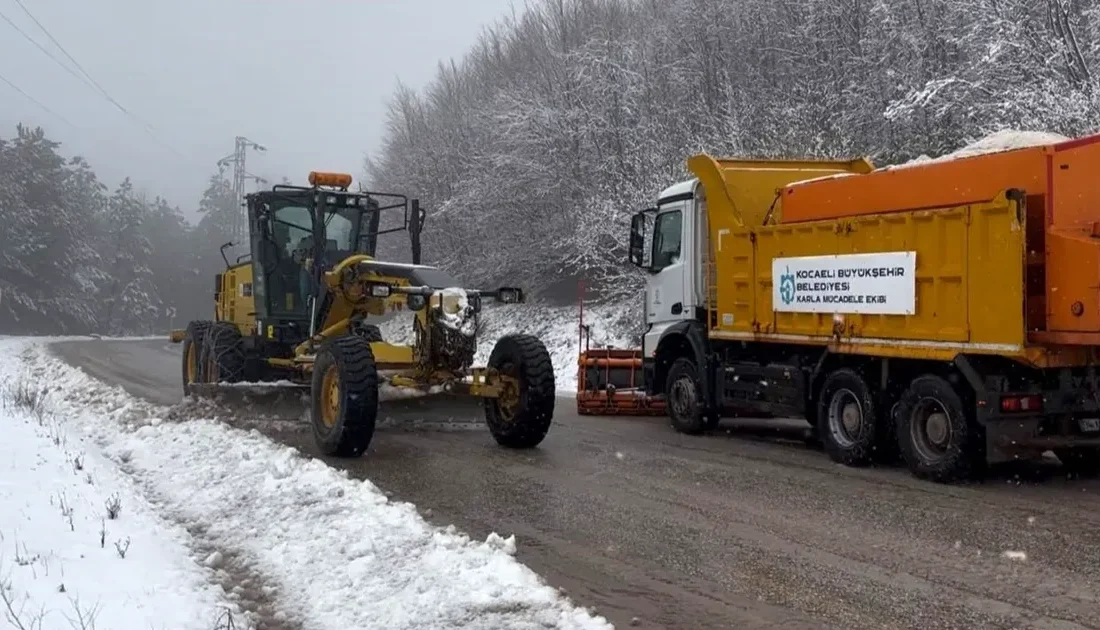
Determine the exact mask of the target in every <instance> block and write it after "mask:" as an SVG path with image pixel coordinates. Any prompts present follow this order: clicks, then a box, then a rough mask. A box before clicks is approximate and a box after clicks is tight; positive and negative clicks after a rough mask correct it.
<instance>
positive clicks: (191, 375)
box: [187, 344, 198, 385]
mask: <svg viewBox="0 0 1100 630" xmlns="http://www.w3.org/2000/svg"><path fill="white" fill-rule="evenodd" d="M196 367H198V361H196V360H195V344H191V345H189V346H187V384H188V385H190V384H191V383H194V382H195V381H196V380H197V377H196V375H195V372H197V371H198V370H196V369H195V368H196Z"/></svg>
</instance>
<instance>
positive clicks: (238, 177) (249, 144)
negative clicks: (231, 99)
mask: <svg viewBox="0 0 1100 630" xmlns="http://www.w3.org/2000/svg"><path fill="white" fill-rule="evenodd" d="M248 149H253V150H255V151H261V152H263V151H267V148H266V147H264V146H261V145H259V144H257V143H255V142H253V141H252V140H249V139H248V138H245V137H244V136H237V137H236V138H234V139H233V153H232V154H231V155H227V156H225V157H223V158H222V159H220V160H218V169H219V170H220V171H221V172H223V173H224V172H225V167H226V166H229V165H232V166H233V203H234V204H235V206H234V207H236V208H237V212H236V214H235V215H234V218H233V239H234V240H235V241H238V242H239V241H241V240H242V239H243V238H244V237H245V235H246V234H248V225H247V223H248V219H247V218H246V211H245V209H244V183H245V182H246V181H248V180H253V181H255V182H256V183H258V184H266V183H267V180H266V179H264V178H263V177H259V176H258V175H253V174H252V173H249V172H248V170H247V169H246V168H245V157H246V156H247V154H248Z"/></svg>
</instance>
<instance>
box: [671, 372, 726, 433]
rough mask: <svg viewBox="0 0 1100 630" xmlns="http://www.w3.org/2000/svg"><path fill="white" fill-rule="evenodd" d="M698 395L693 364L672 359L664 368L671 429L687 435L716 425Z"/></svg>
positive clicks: (699, 393)
mask: <svg viewBox="0 0 1100 630" xmlns="http://www.w3.org/2000/svg"><path fill="white" fill-rule="evenodd" d="M701 395H702V388H701V387H700V385H699V373H698V370H696V369H695V363H694V362H693V361H692V360H691V359H689V358H687V357H680V358H679V359H676V361H674V362H673V363H672V367H670V368H669V369H668V379H667V380H666V381H665V405H666V406H667V409H668V419H669V422H670V423H671V424H672V428H673V429H676V430H677V431H678V432H680V433H686V434H688V435H699V434H700V433H703V432H704V431H706V430H707V428H708V427H713V426H715V425H717V424H718V423H717V420H716V419H715V418H714V417H713V415H710V414H707V413H706V411H705V409H704V405H703V401H702V400H701Z"/></svg>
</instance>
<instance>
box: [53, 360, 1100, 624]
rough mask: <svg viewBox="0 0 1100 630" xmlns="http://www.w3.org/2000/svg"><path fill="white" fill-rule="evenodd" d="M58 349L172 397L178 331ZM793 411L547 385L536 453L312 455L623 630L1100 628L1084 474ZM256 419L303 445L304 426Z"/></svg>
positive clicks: (445, 437) (1097, 552)
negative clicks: (662, 408)
mask: <svg viewBox="0 0 1100 630" xmlns="http://www.w3.org/2000/svg"><path fill="white" fill-rule="evenodd" d="M55 349H56V351H57V352H58V353H59V354H60V355H61V356H63V357H64V358H65V359H67V360H68V361H70V362H71V363H73V364H76V365H79V366H81V367H83V368H84V369H86V370H87V371H88V372H89V373H91V374H92V375H94V376H96V377H98V378H101V379H103V380H105V381H108V382H111V383H117V384H120V385H123V386H124V387H126V388H127V389H128V390H129V391H130V392H131V393H133V394H136V395H138V396H142V397H145V398H147V399H149V400H151V401H154V402H159V403H163V404H175V403H177V402H179V401H180V398H181V394H180V382H179V381H180V362H179V361H180V360H179V347H178V346H172V345H171V344H168V343H166V342H159V341H153V342H147V341H145V342H115V341H88V342H66V343H62V344H58V345H57V346H55ZM444 415H445V414H444ZM727 422H728V421H727ZM754 426H755V427H756V428H753V427H754ZM802 426H804V425H802V424H799V423H788V424H787V425H786V428H785V429H782V430H780V431H775V430H768V431H762V430H760V428H759V424H757V425H746V424H745V423H730V424H728V426H727V425H724V429H725V430H723V431H720V432H719V433H717V434H714V435H710V436H703V437H688V436H682V435H678V434H676V433H675V432H673V430H672V429H671V428H670V427H668V426H667V423H666V422H665V421H664V420H663V419H659V418H653V419H638V418H630V419H614V418H592V417H579V416H577V415H576V414H575V413H574V412H573V405H572V401H571V400H570V399H564V398H562V399H559V400H558V411H557V414H556V416H555V425H554V426H553V428H552V429H551V431H550V435H549V436H548V437H547V439H546V441H545V442H543V444H542V445H541V447H540V448H538V449H537V450H534V451H530V452H513V451H508V450H505V449H501V448H499V447H497V446H496V444H495V443H494V442H493V440H492V438H491V437H490V436H489V434H488V432H487V430H486V429H484V428H483V427H480V426H476V425H474V426H472V427H469V428H466V429H458V428H436V429H432V428H423V429H421V430H412V431H410V430H396V429H380V430H379V431H378V432H377V433H376V435H375V438H374V442H373V443H372V445H371V448H370V450H369V452H368V453H367V455H366V456H364V457H363V458H362V459H357V460H350V461H349V460H330V459H328V458H325V459H326V460H327V461H329V463H330V464H331V465H332V466H335V467H339V468H345V469H347V470H348V471H349V473H350V474H351V475H352V476H355V477H359V478H369V479H370V480H371V481H372V482H374V483H375V484H376V485H378V486H379V487H381V488H382V489H383V490H385V491H388V492H390V493H392V495H393V497H394V498H395V499H400V500H406V501H410V502H412V503H415V504H416V505H417V506H418V507H419V508H420V509H421V513H423V514H424V515H425V517H426V518H428V519H429V520H431V521H433V522H436V523H438V524H441V525H445V524H449V523H454V524H455V525H456V526H458V527H459V528H461V529H462V530H464V531H466V532H467V533H469V534H470V535H471V536H472V537H474V538H482V539H484V537H485V536H486V535H487V534H488V533H489V532H490V531H496V532H498V533H500V534H502V535H505V536H507V535H509V534H512V533H514V534H515V535H516V539H517V543H518V549H519V551H518V554H517V557H518V559H519V560H520V561H522V562H524V563H525V564H527V565H528V566H530V567H531V568H532V569H534V570H535V571H537V572H538V573H539V574H540V575H542V576H544V578H545V579H546V580H547V581H548V582H549V583H551V584H552V585H554V586H558V587H561V588H563V589H564V590H565V591H566V592H567V593H568V594H569V595H570V596H571V597H572V598H573V599H574V600H575V601H576V602H577V603H579V604H581V605H585V606H593V607H595V608H596V610H597V612H599V613H600V614H603V615H605V616H607V617H608V618H609V619H611V620H612V622H614V623H615V625H616V626H617V627H620V628H626V627H639V628H684V629H692V630H694V629H704V628H739V629H756V628H795V629H801V628H838V629H841V628H843V629H863V628H866V629H875V630H878V629H886V628H898V629H901V628H905V629H909V628H920V629H922V630H923V629H933V628H935V629H939V628H952V629H953V628H959V629H964V628H965V629H977V628H1006V629H1007V628H1035V629H1043V630H1063V629H1064V630H1069V629H1074V628H1100V481H1095V480H1088V481H1081V480H1069V479H1066V478H1065V477H1064V476H1063V475H1062V473H1061V471H1060V469H1059V468H1058V465H1057V463H1056V462H1054V463H1049V464H1045V465H1044V464H1038V465H1030V466H1028V467H1026V468H1014V469H1008V470H1005V471H1000V472H999V473H998V474H997V475H996V476H992V477H990V478H989V479H987V480H986V481H984V482H982V483H979V484H974V485H970V486H942V485H936V484H932V483H929V482H922V481H918V480H916V479H913V478H911V477H910V476H909V474H908V472H906V471H905V470H903V469H900V468H893V469H891V468H879V469H866V470H857V469H850V468H845V467H842V466H838V465H836V464H833V463H831V462H830V461H829V460H828V458H827V457H826V456H825V455H824V454H823V453H821V452H820V451H817V450H815V449H812V448H810V447H807V446H806V445H805V444H804V443H803V442H802V441H801V439H800V427H802ZM288 427H289V428H288ZM265 432H267V433H268V434H269V435H271V436H272V437H273V438H274V439H277V440H279V441H281V442H283V443H286V444H289V445H291V446H294V447H297V448H299V449H301V450H302V451H304V452H306V453H309V454H311V455H316V450H315V449H314V446H313V444H312V439H311V436H310V435H309V433H308V430H307V428H306V427H303V426H301V425H293V424H291V425H288V424H287V423H272V426H271V427H269V428H268V429H266V431H265ZM1004 552H1023V553H1024V554H1026V559H1022V560H1021V559H1013V558H1011V557H1005V555H1004ZM1010 555H1012V554H1010ZM1016 557H1017V558H1018V556H1016Z"/></svg>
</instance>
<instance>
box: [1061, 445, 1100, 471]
mask: <svg viewBox="0 0 1100 630" xmlns="http://www.w3.org/2000/svg"><path fill="white" fill-rule="evenodd" d="M1054 454H1055V455H1057V456H1058V461H1060V462H1062V467H1064V468H1065V469H1066V472H1068V473H1070V474H1073V475H1076V476H1078V477H1093V476H1096V475H1097V474H1100V448H1096V447H1091V446H1083V447H1080V448H1056V449H1054Z"/></svg>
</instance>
